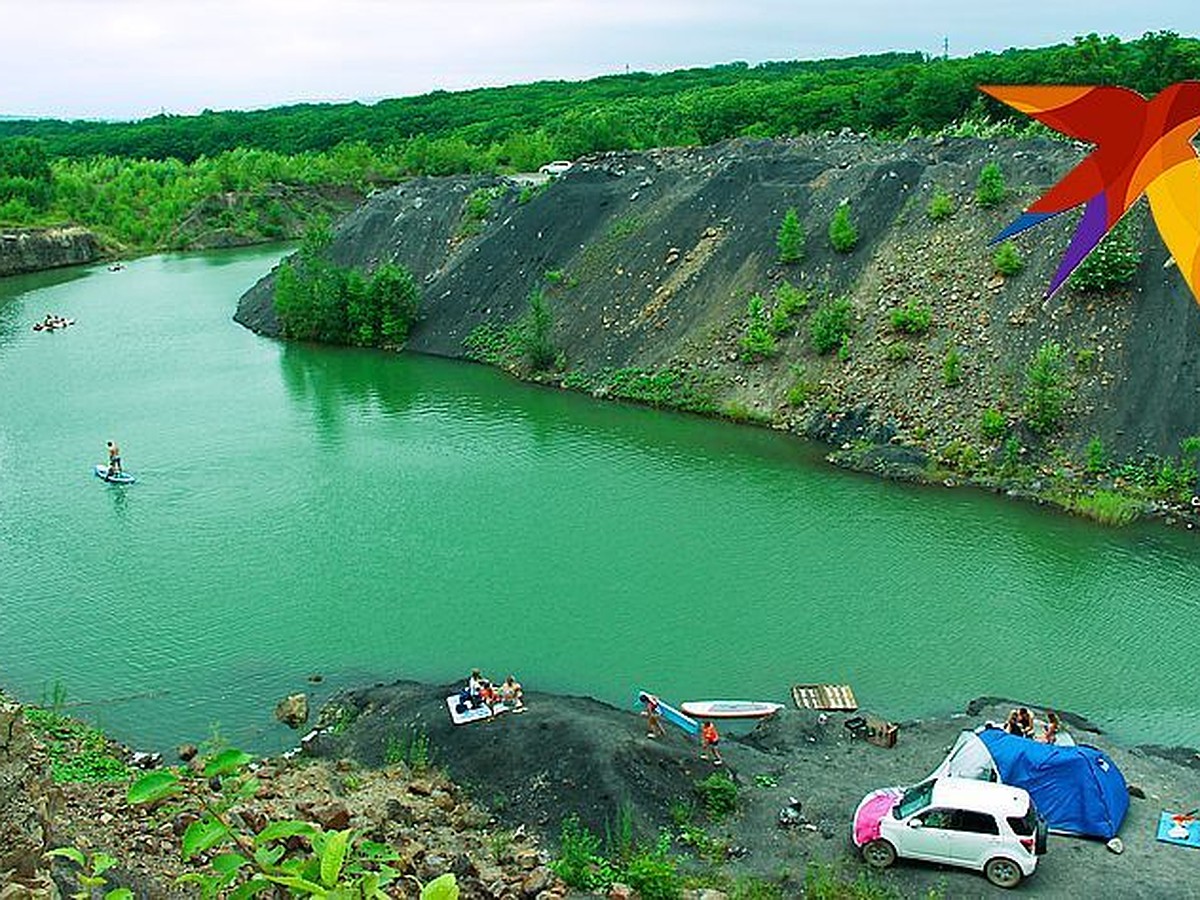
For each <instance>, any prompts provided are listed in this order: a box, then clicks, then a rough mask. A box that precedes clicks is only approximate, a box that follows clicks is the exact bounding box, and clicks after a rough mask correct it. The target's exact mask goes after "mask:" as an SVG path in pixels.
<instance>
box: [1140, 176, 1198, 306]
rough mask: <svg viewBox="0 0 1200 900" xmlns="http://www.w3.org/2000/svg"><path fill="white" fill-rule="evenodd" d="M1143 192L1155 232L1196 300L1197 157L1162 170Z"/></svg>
mask: <svg viewBox="0 0 1200 900" xmlns="http://www.w3.org/2000/svg"><path fill="white" fill-rule="evenodd" d="M1146 196H1147V197H1149V198H1150V212H1151V213H1152V214H1153V216H1154V224H1155V225H1156V226H1157V227H1158V233H1159V234H1160V235H1162V239H1163V243H1164V244H1166V245H1167V249H1168V250H1169V251H1170V252H1171V256H1173V257H1174V258H1175V264H1176V265H1177V266H1178V267H1179V272H1180V274H1182V275H1183V280H1184V281H1186V282H1187V286H1188V288H1189V289H1190V290H1191V292H1192V298H1193V299H1194V300H1195V301H1196V302H1197V303H1198V304H1200V159H1194V158H1193V159H1187V160H1184V161H1183V162H1180V163H1178V164H1177V165H1174V166H1172V167H1171V168H1170V169H1168V170H1167V171H1165V172H1163V173H1162V174H1161V175H1159V176H1158V177H1157V178H1155V179H1154V180H1153V181H1151V182H1150V184H1149V185H1147V186H1146Z"/></svg>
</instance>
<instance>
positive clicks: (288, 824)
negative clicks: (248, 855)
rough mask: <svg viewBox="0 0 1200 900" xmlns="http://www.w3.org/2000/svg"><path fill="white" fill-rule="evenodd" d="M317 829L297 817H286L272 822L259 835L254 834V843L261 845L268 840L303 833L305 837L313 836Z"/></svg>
mask: <svg viewBox="0 0 1200 900" xmlns="http://www.w3.org/2000/svg"><path fill="white" fill-rule="evenodd" d="M316 832H317V829H315V828H313V827H312V826H311V825H309V824H308V823H307V822H299V821H296V820H295V819H285V820H284V821H282V822H272V823H271V824H270V825H268V826H267V827H266V828H264V829H263V830H262V831H260V832H259V833H258V834H257V835H255V836H254V843H255V844H257V845H258V846H259V847H261V846H262V845H263V844H265V843H267V842H268V841H277V840H279V839H280V838H290V837H294V836H295V835H298V834H302V835H304V836H305V837H312V836H313V835H314V834H316Z"/></svg>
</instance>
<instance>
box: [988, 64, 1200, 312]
mask: <svg viewBox="0 0 1200 900" xmlns="http://www.w3.org/2000/svg"><path fill="white" fill-rule="evenodd" d="M979 89H980V90H981V91H983V92H984V93H986V94H990V95H991V96H993V97H995V98H996V99H997V100H999V101H1000V102H1002V103H1006V104H1008V105H1009V106H1011V107H1012V108H1013V109H1017V110H1020V111H1021V112H1023V113H1025V114H1027V115H1029V116H1032V117H1033V118H1035V119H1037V120H1038V121H1039V122H1042V123H1044V124H1046V125H1049V126H1050V127H1051V128H1053V129H1055V130H1056V131H1060V132H1062V133H1063V134H1066V135H1069V136H1070V137H1073V138H1077V139H1079V140H1083V141H1088V142H1090V143H1092V144H1095V145H1096V149H1095V150H1093V151H1092V152H1091V153H1090V154H1089V155H1088V156H1087V157H1086V158H1085V159H1084V160H1083V162H1081V163H1080V164H1079V165H1077V166H1076V167H1075V168H1074V169H1072V170H1071V171H1070V172H1068V173H1067V174H1066V176H1064V177H1063V179H1062V180H1061V181H1059V182H1058V184H1056V185H1054V187H1052V188H1051V189H1050V190H1048V191H1047V192H1046V193H1045V194H1043V195H1042V196H1041V197H1040V198H1039V199H1038V201H1037V202H1036V203H1034V204H1033V205H1032V206H1030V207H1029V208H1028V209H1027V210H1025V212H1024V213H1022V214H1021V215H1020V216H1018V217H1017V220H1016V221H1015V222H1013V223H1012V224H1011V225H1009V226H1008V227H1007V228H1005V229H1004V230H1003V231H1001V232H1000V234H998V235H997V236H996V237H995V238H994V239H993V243H995V242H997V241H1002V240H1004V239H1005V238H1008V237H1011V236H1012V235H1014V234H1019V233H1020V232H1022V231H1024V230H1025V229H1027V228H1032V227H1033V226H1034V225H1037V224H1038V223H1039V222H1042V221H1045V220H1046V219H1048V218H1050V217H1052V216H1056V215H1058V214H1059V213H1062V212H1065V211H1066V210H1068V209H1073V208H1074V207H1076V206H1079V205H1080V204H1086V205H1085V206H1084V210H1083V217H1082V218H1081V219H1080V221H1079V226H1078V227H1077V228H1076V229H1075V234H1074V236H1073V237H1072V238H1071V244H1070V246H1069V247H1068V248H1067V252H1066V255H1065V256H1064V257H1063V260H1062V262H1061V263H1060V265H1059V267H1058V271H1057V272H1056V273H1055V275H1054V278H1053V279H1052V280H1051V282H1050V288H1049V289H1048V290H1047V291H1046V296H1048V297H1049V296H1051V295H1052V294H1054V292H1055V291H1057V290H1058V289H1059V288H1060V287H1062V284H1063V282H1064V281H1066V280H1067V276H1069V275H1070V274H1071V272H1073V271H1074V270H1075V267H1076V266H1078V265H1079V264H1080V263H1081V262H1083V259H1084V257H1086V256H1087V255H1088V253H1090V252H1091V250H1092V248H1093V247H1095V246H1096V245H1097V244H1098V243H1100V239H1101V238H1103V237H1104V235H1106V234H1108V232H1109V231H1110V230H1111V229H1112V227H1113V226H1114V225H1116V224H1117V222H1118V221H1120V219H1121V216H1123V215H1125V213H1126V212H1128V211H1129V208H1130V207H1131V206H1133V204H1134V203H1135V202H1137V199H1138V197H1140V196H1141V195H1142V194H1145V195H1146V196H1147V197H1149V198H1150V212H1151V214H1152V215H1153V216H1154V224H1155V225H1156V226H1157V227H1158V233H1159V234H1160V235H1162V239H1163V242H1164V243H1165V244H1166V245H1167V249H1168V250H1169V251H1170V252H1171V255H1172V256H1173V257H1174V258H1175V263H1176V264H1177V265H1178V266H1179V271H1180V272H1182V273H1183V279H1184V281H1186V282H1187V286H1188V287H1189V288H1190V289H1191V292H1192V296H1193V298H1195V300H1196V302H1197V303H1200V157H1198V156H1197V155H1196V151H1195V149H1194V148H1193V147H1192V145H1191V139H1192V137H1193V136H1194V135H1195V134H1196V133H1197V132H1198V131H1200V81H1181V82H1178V83H1176V84H1173V85H1171V86H1170V87H1168V88H1166V89H1164V90H1162V91H1161V92H1159V93H1158V94H1156V95H1155V97H1154V99H1152V100H1146V98H1145V97H1143V96H1142V95H1141V94H1139V93H1137V92H1136V91H1131V90H1129V89H1128V88H1121V87H1090V86H1081V87H1074V86H1067V85H1061V86H1047V85H1040V86H1033V85H1025V86H1006V85H982V86H981V87H980V88H979Z"/></svg>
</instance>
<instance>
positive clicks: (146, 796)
mask: <svg viewBox="0 0 1200 900" xmlns="http://www.w3.org/2000/svg"><path fill="white" fill-rule="evenodd" d="M179 787H180V785H179V776H178V775H176V774H175V773H174V772H171V771H169V770H162V771H158V772H148V773H146V774H145V775H143V776H142V777H141V778H139V779H138V780H137V781H135V782H134V783H133V784H131V785H130V786H129V790H128V791H127V792H126V793H125V799H126V800H127V801H128V802H130V803H133V804H135V805H136V804H140V803H157V802H158V801H159V800H162V799H164V798H166V797H170V796H171V795H172V794H174V793H175V792H177V791H178V790H179Z"/></svg>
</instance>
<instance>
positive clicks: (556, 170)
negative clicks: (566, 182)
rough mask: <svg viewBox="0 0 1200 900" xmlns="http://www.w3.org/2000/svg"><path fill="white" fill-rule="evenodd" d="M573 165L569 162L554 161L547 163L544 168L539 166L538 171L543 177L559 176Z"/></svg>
mask: <svg viewBox="0 0 1200 900" xmlns="http://www.w3.org/2000/svg"><path fill="white" fill-rule="evenodd" d="M573 165H575V164H574V163H573V162H571V161H570V160H566V159H556V160H555V161H554V162H548V163H546V164H545V165H544V166H541V167H540V168H539V169H538V171H539V172H541V173H542V174H543V175H561V174H563V173H564V172H566V171H567V170H568V169H570V168H571V166H573Z"/></svg>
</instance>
